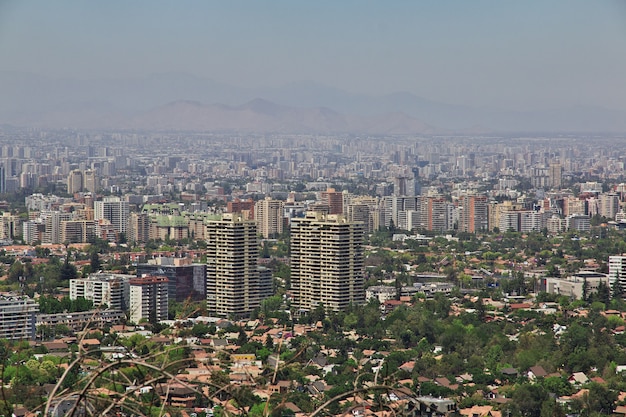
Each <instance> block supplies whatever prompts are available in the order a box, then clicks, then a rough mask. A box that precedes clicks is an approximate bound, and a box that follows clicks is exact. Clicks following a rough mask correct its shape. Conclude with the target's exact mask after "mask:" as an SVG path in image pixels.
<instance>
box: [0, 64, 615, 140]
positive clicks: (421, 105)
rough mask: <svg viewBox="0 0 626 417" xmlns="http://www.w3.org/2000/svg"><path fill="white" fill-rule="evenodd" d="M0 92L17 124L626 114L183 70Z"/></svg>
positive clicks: (507, 120)
mask: <svg viewBox="0 0 626 417" xmlns="http://www.w3.org/2000/svg"><path fill="white" fill-rule="evenodd" d="M0 91H1V92H2V94H0V124H1V123H6V124H11V125H16V126H40V127H53V128H54V127H76V128H138V129H139V128H141V129H149V128H162V129H166V128H169V129H176V130H179V129H186V130H242V131H248V130H255V131H261V130H268V131H275V132H289V131H291V132H293V133H297V132H320V133H322V132H327V133H330V132H354V133H376V134H402V133H424V134H426V133H437V132H442V133H450V132H457V133H463V132H468V133H476V132H489V131H496V132H519V131H545V132H550V131H554V132H556V131H559V132H626V112H624V111H621V110H612V109H605V108H600V107H592V106H572V107H568V108H561V109H553V110H531V111H525V112H520V111H517V112H515V111H504V110H498V109H482V108H473V107H468V106H460V105H453V104H446V103H441V102H437V101H432V100H428V99H425V98H422V97H418V96H415V95H414V94H411V93H408V92H395V93H391V94H386V95H381V96H371V95H365V94H352V93H348V92H346V91H343V90H341V89H337V88H333V87H328V86H324V85H319V84H316V83H314V82H310V81H304V82H295V83H289V84H286V85H284V86H281V87H276V88H263V89H251V88H242V87H237V86H232V85H228V84H224V83H219V82H216V81H214V80H211V79H207V78H201V77H196V76H193V75H189V74H185V73H166V74H153V75H150V76H147V77H142V78H129V79H95V80H76V79H52V78H48V77H44V76H41V75H37V74H30V73H22V72H11V71H0ZM259 97H261V98H259ZM166 103H168V104H166ZM205 103H213V104H205ZM241 103H244V104H241ZM157 115H158V116H157ZM192 116H193V117H192ZM196 118H197V120H196ZM434 126H436V128H435V127H434Z"/></svg>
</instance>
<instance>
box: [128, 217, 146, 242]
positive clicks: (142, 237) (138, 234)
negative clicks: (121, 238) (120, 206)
mask: <svg viewBox="0 0 626 417" xmlns="http://www.w3.org/2000/svg"><path fill="white" fill-rule="evenodd" d="M149 233H150V218H149V216H148V214H147V213H130V219H129V223H128V239H129V240H130V241H131V242H146V241H148V239H149Z"/></svg>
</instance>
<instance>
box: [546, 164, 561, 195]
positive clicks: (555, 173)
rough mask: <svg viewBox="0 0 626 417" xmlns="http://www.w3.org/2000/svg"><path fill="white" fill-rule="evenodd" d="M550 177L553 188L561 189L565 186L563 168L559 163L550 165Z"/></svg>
mask: <svg viewBox="0 0 626 417" xmlns="http://www.w3.org/2000/svg"><path fill="white" fill-rule="evenodd" d="M548 177H549V180H550V186H551V187H552V188H557V189H558V188H561V186H562V185H563V166H561V164H560V163H558V162H555V163H553V164H550V168H549V170H548Z"/></svg>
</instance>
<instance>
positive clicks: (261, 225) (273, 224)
mask: <svg viewBox="0 0 626 417" xmlns="http://www.w3.org/2000/svg"><path fill="white" fill-rule="evenodd" d="M284 207H285V204H284V203H283V202H282V201H280V200H273V199H272V198H270V197H267V198H265V199H264V200H260V201H257V203H256V204H255V206H254V219H255V220H256V221H257V227H258V231H259V234H260V235H261V236H263V237H264V238H265V239H268V238H270V237H275V236H277V235H280V234H282V233H283V223H284V222H283V211H284Z"/></svg>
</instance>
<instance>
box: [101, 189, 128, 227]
mask: <svg viewBox="0 0 626 417" xmlns="http://www.w3.org/2000/svg"><path fill="white" fill-rule="evenodd" d="M129 213H130V209H129V205H128V201H123V200H122V199H121V198H119V197H105V198H104V200H102V201H94V218H95V220H96V221H97V220H108V221H110V222H111V224H112V225H113V227H114V228H115V230H116V232H117V233H127V232H128V218H129Z"/></svg>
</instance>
